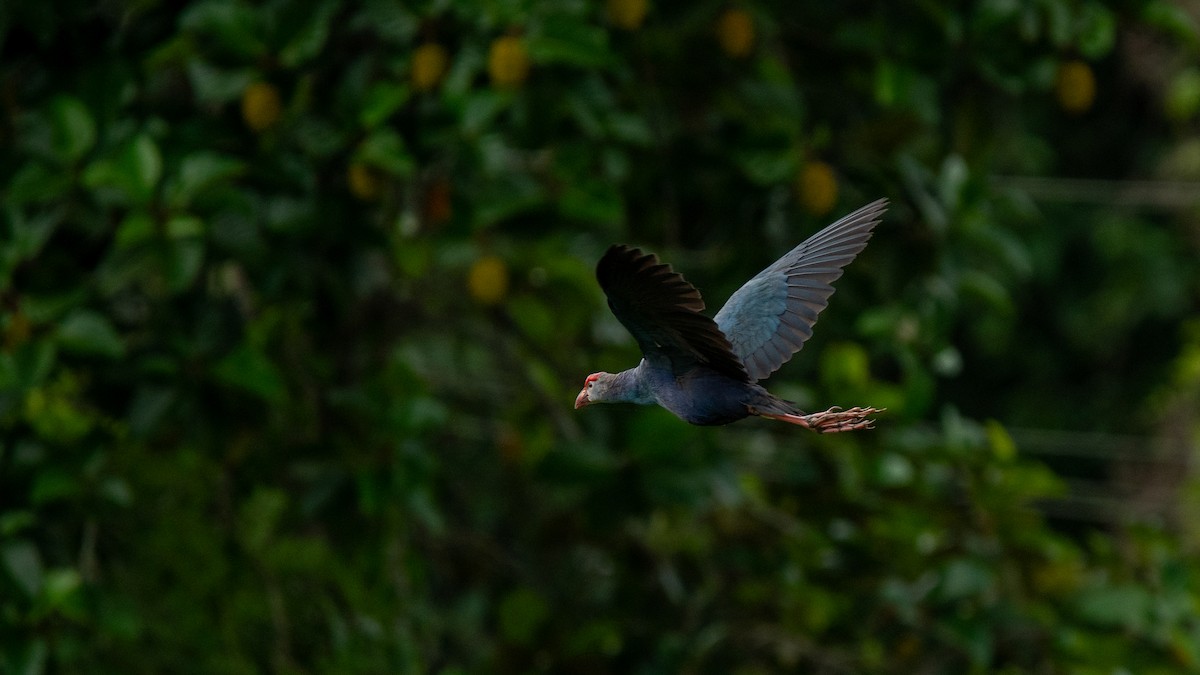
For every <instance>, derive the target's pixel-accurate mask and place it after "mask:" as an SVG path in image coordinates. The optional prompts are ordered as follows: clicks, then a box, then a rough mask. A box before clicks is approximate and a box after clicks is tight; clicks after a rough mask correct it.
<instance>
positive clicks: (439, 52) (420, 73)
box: [412, 42, 450, 91]
mask: <svg viewBox="0 0 1200 675" xmlns="http://www.w3.org/2000/svg"><path fill="white" fill-rule="evenodd" d="M449 62H450V57H449V55H448V54H447V53H446V48H445V47H443V46H441V45H439V44H438V43H436V42H426V43H425V44H423V45H421V46H420V47H417V49H416V51H414V52H413V58H412V85H413V89H416V90H417V91H429V90H430V89H433V88H434V87H436V86H437V85H438V83H439V82H441V81H442V75H445V74H446V64H448V63H449Z"/></svg>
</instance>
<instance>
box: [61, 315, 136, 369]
mask: <svg viewBox="0 0 1200 675" xmlns="http://www.w3.org/2000/svg"><path fill="white" fill-rule="evenodd" d="M54 337H55V341H56V342H57V343H58V346H59V347H61V348H62V349H63V351H66V352H74V353H76V354H95V355H98V356H106V357H109V358H114V359H115V358H120V357H121V356H123V355H124V354H125V343H124V342H123V341H122V340H121V336H120V335H119V334H118V333H117V331H116V329H115V328H113V325H112V324H111V323H109V321H108V319H107V318H106V317H104V316H103V315H102V314H99V313H98V312H94V311H92V310H89V309H79V310H76V311H74V312H72V313H70V314H68V315H67V317H66V318H64V319H63V320H62V323H60V324H59V326H58V329H57V330H56V331H55V335H54Z"/></svg>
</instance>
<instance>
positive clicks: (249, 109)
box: [242, 82, 283, 131]
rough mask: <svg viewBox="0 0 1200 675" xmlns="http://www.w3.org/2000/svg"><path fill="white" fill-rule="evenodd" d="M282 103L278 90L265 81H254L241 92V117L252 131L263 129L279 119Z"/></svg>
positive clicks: (281, 112)
mask: <svg viewBox="0 0 1200 675" xmlns="http://www.w3.org/2000/svg"><path fill="white" fill-rule="evenodd" d="M282 114H283V103H282V102H281V101H280V99H279V90H278V89H276V88H275V86H274V85H271V84H267V83H266V82H255V83H254V84H251V85H250V86H248V87H246V90H245V91H243V92H242V119H243V120H245V122H246V126H248V127H250V128H251V129H253V130H254V131H265V130H267V129H269V128H271V127H272V126H275V123H276V122H278V121H279V117H280V116H281V115H282Z"/></svg>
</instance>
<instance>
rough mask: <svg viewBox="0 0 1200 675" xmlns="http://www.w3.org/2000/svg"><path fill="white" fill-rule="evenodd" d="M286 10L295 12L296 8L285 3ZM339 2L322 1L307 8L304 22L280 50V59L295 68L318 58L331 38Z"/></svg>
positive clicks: (284, 63)
mask: <svg viewBox="0 0 1200 675" xmlns="http://www.w3.org/2000/svg"><path fill="white" fill-rule="evenodd" d="M283 7H284V8H285V9H284V10H283V11H285V12H294V11H295V9H296V8H294V7H291V6H288V5H284V6H283ZM338 7H339V4H338V3H336V2H322V3H320V4H318V5H317V6H316V7H315V8H306V11H305V12H304V19H305V21H304V23H303V24H302V25H301V26H300V29H299V30H297V31H296V32H295V34H293V35H292V36H291V37H290V38H289V39H288V41H287V44H285V45H284V46H283V48H282V49H280V50H279V61H280V63H282V64H283V65H285V66H287V67H289V68H295V67H296V66H299V65H301V64H304V63H307V62H309V61H311V60H313V59H314V58H316V57H317V56H318V55H320V53H321V49H322V48H323V47H324V46H325V43H326V42H327V41H328V40H329V29H330V27H331V26H336V25H337V23H336V22H335V21H333V14H334V12H336V11H337V9H338Z"/></svg>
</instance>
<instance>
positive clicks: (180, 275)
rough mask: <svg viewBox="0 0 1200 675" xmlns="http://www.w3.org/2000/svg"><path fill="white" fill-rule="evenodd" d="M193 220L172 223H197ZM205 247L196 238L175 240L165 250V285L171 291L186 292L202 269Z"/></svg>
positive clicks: (186, 219) (177, 219)
mask: <svg viewBox="0 0 1200 675" xmlns="http://www.w3.org/2000/svg"><path fill="white" fill-rule="evenodd" d="M197 220H198V219H195V218H191V219H188V218H176V219H174V220H173V221H172V222H188V221H197ZM205 248H206V247H205V245H204V242H203V241H200V240H199V239H196V238H194V237H193V238H184V239H177V240H176V241H173V242H171V244H170V247H169V248H168V249H167V265H166V273H167V285H168V286H170V288H171V290H172V291H175V292H177V293H178V292H180V291H184V290H187V289H188V288H190V287H191V286H192V284H193V283H195V281H196V278H197V277H199V276H200V271H201V270H203V269H204V253H205Z"/></svg>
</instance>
